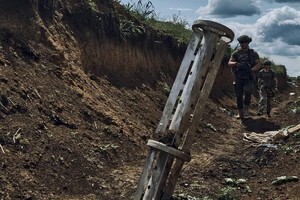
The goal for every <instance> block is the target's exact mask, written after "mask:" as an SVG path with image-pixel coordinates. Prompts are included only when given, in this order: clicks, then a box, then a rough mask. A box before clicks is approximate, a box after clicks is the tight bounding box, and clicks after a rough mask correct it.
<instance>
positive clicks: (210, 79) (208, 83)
mask: <svg viewBox="0 0 300 200" xmlns="http://www.w3.org/2000/svg"><path fill="white" fill-rule="evenodd" d="M226 47H227V43H226V42H224V41H223V40H221V42H220V45H219V47H218V50H217V52H216V55H215V58H214V60H213V62H212V63H211V64H212V66H211V69H210V72H209V73H208V74H207V77H206V79H205V82H204V85H203V88H202V90H201V94H200V97H199V99H198V102H197V105H196V108H195V112H194V115H193V119H192V122H191V126H190V128H189V130H188V132H187V133H186V135H185V138H184V140H183V145H182V147H181V148H182V150H183V151H184V152H186V153H187V152H189V151H190V147H191V145H192V143H193V142H194V140H193V139H194V136H195V133H196V130H197V127H198V125H199V119H201V115H202V113H203V110H204V108H205V104H206V101H207V99H208V97H209V93H210V91H211V88H212V86H213V83H214V80H215V77H216V75H217V73H218V70H219V67H220V64H221V58H222V56H223V55H224V52H225V49H226ZM183 165H184V162H183V161H182V160H176V161H175V163H174V166H173V168H172V172H171V174H170V176H169V179H168V183H167V186H166V187H165V191H164V196H163V198H162V200H167V199H170V198H171V197H172V194H173V192H174V189H175V185H176V182H177V179H178V176H179V173H180V171H181V169H182V167H183Z"/></svg>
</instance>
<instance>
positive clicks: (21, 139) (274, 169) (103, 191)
mask: <svg viewBox="0 0 300 200" xmlns="http://www.w3.org/2000/svg"><path fill="white" fill-rule="evenodd" d="M12 2H14V1H12ZM24 2H27V3H28V2H29V1H24ZM53 2H54V1H53ZM59 2H60V1H59ZM61 2H66V1H61ZM78 2H79V1H78ZM98 2H99V4H100V1H98ZM13 6H15V5H12V8H14V9H15V8H16V7H13ZM40 6H41V7H42V5H40ZM60 6H61V7H63V6H64V3H61V5H60ZM68 6H69V7H68ZM70 7H71V6H70V5H69V4H67V6H66V10H67V11H68V13H69V15H71V14H72V10H71V8H70ZM68 9H69V10H68ZM66 10H64V12H66ZM7 12H8V13H9V10H8V11H7ZM22 12H23V13H24V12H26V11H22ZM53 13H55V12H53ZM57 13H59V12H58V11H57ZM57 13H56V14H57ZM14 15H16V16H17V18H18V20H20V19H19V18H22V19H23V17H24V19H26V20H27V19H28V18H25V16H23V15H21V14H20V16H18V12H15V13H14ZM6 16H8V15H6ZM56 17H58V18H59V17H60V18H59V19H61V15H59V14H57V16H56ZM58 18H57V19H56V18H55V19H54V21H55V23H53V24H51V23H50V22H49V23H50V25H49V24H47V23H48V22H46V21H44V22H41V21H38V22H39V23H41V24H39V28H40V29H41V30H43V31H45V32H42V33H39V34H42V35H43V34H45V37H43V36H35V37H40V40H39V42H36V41H34V39H32V40H28V39H27V38H28V35H30V33H31V32H30V31H29V32H26V31H25V32H24V34H27V36H24V35H23V33H22V32H20V31H15V28H16V27H18V26H20V24H17V21H18V20H16V21H14V20H11V21H10V23H5V25H4V23H2V25H1V26H0V28H1V32H0V42H1V43H0V103H1V104H0V145H1V146H0V147H1V148H0V199H1V200H2V199H3V200H10V199H13V200H15V199H22V200H25V199H26V200H30V199H66V200H67V199H73V200H75V199H78V200H79V199H80V200H81V199H88V200H96V199H97V200H99V199H101V200H117V199H120V200H121V199H132V197H133V194H134V192H135V190H136V188H137V184H138V178H139V176H140V173H141V171H142V167H143V164H144V161H145V159H146V155H147V152H148V147H147V145H146V143H147V141H148V139H154V138H157V136H156V135H155V133H154V132H155V129H156V126H157V125H158V122H159V120H160V117H161V115H162V111H163V108H164V104H165V102H166V100H167V97H168V96H167V92H166V84H167V85H169V87H171V85H172V82H173V81H172V80H173V79H172V77H173V78H174V76H167V75H165V74H164V73H162V74H160V76H157V79H153V76H148V74H147V73H142V72H139V73H137V74H134V73H133V74H131V76H130V78H128V76H126V77H123V79H122V76H121V75H120V76H115V78H111V77H110V76H109V74H101V73H100V74H95V73H91V72H90V71H88V70H85V68H84V64H83V63H84V62H83V61H82V60H80V59H81V58H82V57H83V53H82V51H80V48H79V47H80V45H79V44H78V43H79V40H80V39H82V38H79V39H78V38H76V37H75V36H74V35H73V33H72V34H71V32H67V33H66V34H65V32H66V30H68V26H63V25H62V24H60V23H59V21H56V20H58ZM3 19H4V18H1V20H2V22H4V21H3ZM14 19H15V18H14ZM31 20H32V18H31ZM68 20H70V19H68ZM62 21H63V20H62ZM28 23H29V22H28ZM68 23H70V21H69V22H68ZM76 23H78V21H76ZM54 25H55V26H54ZM58 25H61V26H58ZM77 25H78V24H73V26H74V27H76V26H77ZM54 27H55V28H54ZM27 28H28V29H30V28H31V27H30V26H27ZM32 28H36V27H32ZM47 28H48V29H47ZM47 31H48V32H47ZM46 36H47V37H46ZM77 42H78V43H77ZM81 47H82V46H81ZM99 58H101V56H100V57H99ZM85 62H88V58H87V57H86V58H85ZM106 71H107V69H106ZM114 73H115V72H114ZM141 74H143V75H142V76H141ZM116 77H117V78H116ZM219 82H220V80H219ZM292 93H294V95H291V94H292ZM299 97H300V83H299V82H297V83H295V84H289V85H288V86H287V87H286V88H284V89H282V90H281V91H280V92H279V93H278V94H277V96H276V97H275V99H274V102H273V106H274V109H273V111H272V118H266V117H265V116H260V117H258V116H255V113H256V107H257V99H256V98H253V104H252V105H251V117H250V118H248V119H247V120H245V122H244V123H243V124H241V123H240V121H239V120H238V119H235V118H234V116H233V115H234V112H236V110H235V102H234V94H233V93H232V90H231V89H228V90H226V89H225V92H224V88H223V89H222V92H221V91H219V90H215V91H213V95H211V97H210V99H209V101H208V102H207V103H206V107H205V112H204V113H203V117H202V119H199V128H198V130H197V134H196V138H195V141H194V144H193V145H192V147H191V156H192V160H191V161H190V162H189V163H186V164H185V165H184V167H183V170H182V171H181V174H180V177H179V180H178V182H177V186H176V190H175V193H174V197H173V198H174V199H261V200H266V199H270V200H274V199H280V200H281V199H291V200H295V199H300V181H297V178H294V179H291V180H286V179H284V181H282V183H278V184H272V182H273V181H275V180H276V178H278V177H281V176H296V177H298V178H300V170H299V169H300V159H299V156H300V132H299V131H298V132H295V133H292V134H290V135H289V137H287V138H285V139H281V140H277V141H275V142H272V143H268V144H266V145H260V144H258V143H254V142H250V141H246V140H244V138H243V133H251V132H256V133H261V134H263V133H264V132H265V131H271V130H280V129H283V128H286V127H290V126H295V125H297V124H299V123H300V113H299V107H300V98H299ZM297 109H298V110H297ZM227 178H231V182H230V181H228V179H227ZM226 180H227V182H226ZM237 180H239V181H240V182H239V181H237ZM241 182H242V183H241Z"/></svg>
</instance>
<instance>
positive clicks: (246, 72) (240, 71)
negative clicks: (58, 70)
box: [233, 49, 255, 80]
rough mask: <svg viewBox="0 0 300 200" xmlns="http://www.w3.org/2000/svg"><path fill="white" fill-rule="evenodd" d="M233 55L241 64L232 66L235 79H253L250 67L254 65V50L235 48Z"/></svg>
mask: <svg viewBox="0 0 300 200" xmlns="http://www.w3.org/2000/svg"><path fill="white" fill-rule="evenodd" d="M233 57H234V59H235V61H236V62H239V63H241V64H242V66H240V67H234V68H233V73H234V74H235V76H236V78H237V79H241V80H253V79H254V77H253V74H252V71H251V68H252V67H253V66H254V65H255V57H254V50H253V49H249V50H248V51H247V52H245V51H242V50H237V51H236V52H235V53H234V54H233Z"/></svg>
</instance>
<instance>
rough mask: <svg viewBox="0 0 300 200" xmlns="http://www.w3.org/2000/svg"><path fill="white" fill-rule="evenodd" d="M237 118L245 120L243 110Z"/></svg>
mask: <svg viewBox="0 0 300 200" xmlns="http://www.w3.org/2000/svg"><path fill="white" fill-rule="evenodd" d="M235 118H237V119H241V120H243V119H244V111H243V109H239V113H238V114H237V115H236V117H235Z"/></svg>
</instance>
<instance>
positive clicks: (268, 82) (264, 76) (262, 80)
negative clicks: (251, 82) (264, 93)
mask: <svg viewBox="0 0 300 200" xmlns="http://www.w3.org/2000/svg"><path fill="white" fill-rule="evenodd" d="M275 76H276V74H275V72H274V71H273V70H272V69H270V71H268V72H267V71H266V70H265V69H262V70H260V71H259V73H258V76H257V78H259V83H258V84H259V85H260V86H261V85H263V86H264V87H267V88H274V87H276V85H275V84H276V81H275Z"/></svg>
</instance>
